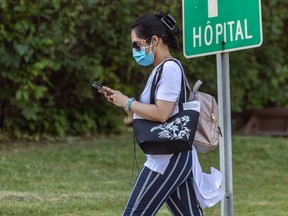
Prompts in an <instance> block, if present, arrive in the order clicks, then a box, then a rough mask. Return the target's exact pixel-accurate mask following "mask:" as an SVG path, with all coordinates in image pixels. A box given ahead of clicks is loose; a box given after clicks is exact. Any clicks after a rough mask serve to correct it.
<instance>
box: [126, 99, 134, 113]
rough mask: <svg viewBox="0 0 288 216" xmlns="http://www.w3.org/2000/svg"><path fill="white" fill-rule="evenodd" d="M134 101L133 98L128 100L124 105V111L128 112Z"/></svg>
mask: <svg viewBox="0 0 288 216" xmlns="http://www.w3.org/2000/svg"><path fill="white" fill-rule="evenodd" d="M134 100H135V98H130V99H129V100H128V102H127V103H126V105H125V107H124V109H125V110H126V111H129V110H130V106H131V103H132V102H133V101H134Z"/></svg>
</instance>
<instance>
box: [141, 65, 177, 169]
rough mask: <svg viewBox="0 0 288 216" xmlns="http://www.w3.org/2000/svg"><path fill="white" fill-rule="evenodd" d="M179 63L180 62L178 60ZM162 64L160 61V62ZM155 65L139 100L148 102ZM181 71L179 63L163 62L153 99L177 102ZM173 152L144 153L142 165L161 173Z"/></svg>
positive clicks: (155, 69)
mask: <svg viewBox="0 0 288 216" xmlns="http://www.w3.org/2000/svg"><path fill="white" fill-rule="evenodd" d="M179 63H180V62H179ZM161 64H162V63H161ZM161 64H159V65H158V66H157V67H155V68H154V69H153V71H152V73H151V74H150V76H149V79H148V81H147V83H146V86H145V88H144V90H143V92H142V94H141V96H140V102H142V103H146V104H150V92H151V85H152V81H153V78H154V75H155V73H156V71H157V69H158V67H159V66H160V65H161ZM181 79H182V71H181V69H180V67H179V65H178V64H177V63H176V62H174V61H167V62H165V64H164V67H163V71H162V76H161V79H160V81H159V84H158V87H157V89H156V95H155V100H157V99H158V100H164V101H170V102H175V104H178V99H179V96H180V91H181ZM171 115H172V114H171ZM172 155H173V154H167V155H150V154H148V155H146V156H147V160H146V162H145V164H144V166H146V167H148V168H149V169H151V170H153V171H155V172H158V173H160V174H163V173H164V172H165V169H166V168H167V166H168V164H169V161H170V158H171V157H172Z"/></svg>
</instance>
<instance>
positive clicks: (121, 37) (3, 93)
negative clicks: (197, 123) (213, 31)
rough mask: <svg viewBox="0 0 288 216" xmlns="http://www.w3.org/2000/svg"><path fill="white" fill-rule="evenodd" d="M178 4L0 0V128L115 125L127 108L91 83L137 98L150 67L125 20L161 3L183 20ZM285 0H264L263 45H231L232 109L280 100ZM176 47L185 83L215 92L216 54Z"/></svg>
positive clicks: (61, 131)
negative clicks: (137, 53) (142, 63)
mask: <svg viewBox="0 0 288 216" xmlns="http://www.w3.org/2000/svg"><path fill="white" fill-rule="evenodd" d="M181 7H182V5H181V2H180V1H176V0H159V1H152V0H151V1H139V0H118V1H115V0H114V1H113V0H41V1H38V0H29V1H28V0H9V1H8V0H0V72H1V73H0V130H1V131H2V132H5V133H9V134H12V135H14V136H16V137H18V138H33V139H40V137H41V136H43V135H45V134H46V135H47V134H53V135H60V136H63V135H65V134H77V135H79V134H87V133H96V132H117V131H119V128H120V126H121V124H122V118H123V117H124V115H125V113H124V112H123V111H122V110H121V109H117V108H115V107H112V106H111V105H109V104H108V103H107V102H105V100H104V99H103V98H102V97H100V96H99V94H98V93H97V91H96V90H95V89H92V87H91V83H92V82H93V81H95V80H98V81H100V82H102V83H103V84H106V85H109V86H111V87H113V88H116V89H119V90H121V91H123V92H124V93H125V94H127V95H129V96H134V97H137V95H138V92H139V91H140V89H141V84H142V82H143V77H145V75H146V74H148V73H149V71H150V70H151V68H141V67H139V66H138V65H136V63H135V62H134V59H133V58H132V56H131V40H130V31H131V29H130V26H131V23H132V22H133V20H134V19H135V18H136V17H138V16H140V15H142V14H144V13H150V14H154V13H156V12H157V11H160V10H162V11H169V12H170V13H171V14H172V15H173V16H174V17H175V18H176V20H177V22H178V24H179V27H180V28H182V26H181V23H182V8H181ZM287 8H288V2H287V1H286V0H269V1H268V0H263V1H262V16H263V35H264V42H263V45H262V46H261V47H260V48H257V49H250V50H245V51H238V52H234V53H231V54H230V68H231V72H230V73H231V76H230V77H231V105H232V111H234V112H242V111H244V110H246V109H249V108H260V107H270V106H287V101H288V85H287V82H288V76H287V75H288V57H287V53H288V37H287V34H288V27H287V23H288V14H287ZM179 43H180V45H181V46H182V38H181V37H180V38H179ZM174 56H175V57H177V58H179V59H180V60H181V61H182V63H183V65H184V68H185V71H186V73H187V74H188V77H189V80H190V81H191V82H193V81H195V80H197V79H201V80H202V81H204V83H205V85H204V86H203V89H204V90H205V91H208V92H210V93H212V94H214V95H215V96H216V94H217V93H216V92H217V89H216V86H217V85H216V60H215V56H208V57H202V58H197V59H190V60H188V59H185V58H184V57H183V54H182V51H179V52H178V53H174Z"/></svg>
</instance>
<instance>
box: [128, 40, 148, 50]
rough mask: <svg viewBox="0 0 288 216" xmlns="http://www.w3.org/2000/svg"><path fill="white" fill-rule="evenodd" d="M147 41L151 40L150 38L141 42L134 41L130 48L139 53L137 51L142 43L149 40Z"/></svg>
mask: <svg viewBox="0 0 288 216" xmlns="http://www.w3.org/2000/svg"><path fill="white" fill-rule="evenodd" d="M149 39H151V37H149V38H147V39H145V40H142V41H134V42H133V43H132V47H133V48H134V49H136V50H137V51H139V50H140V49H141V44H142V43H144V42H146V41H147V40H149Z"/></svg>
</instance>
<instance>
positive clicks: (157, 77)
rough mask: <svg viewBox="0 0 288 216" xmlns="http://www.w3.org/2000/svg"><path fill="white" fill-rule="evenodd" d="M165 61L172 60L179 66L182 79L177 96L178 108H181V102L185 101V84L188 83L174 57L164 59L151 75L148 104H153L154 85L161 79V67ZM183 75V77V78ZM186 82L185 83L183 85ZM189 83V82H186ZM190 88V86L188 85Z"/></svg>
mask: <svg viewBox="0 0 288 216" xmlns="http://www.w3.org/2000/svg"><path fill="white" fill-rule="evenodd" d="M167 61H174V62H175V63H177V64H178V66H179V67H180V70H181V72H182V79H181V91H180V98H179V103H178V105H179V110H183V103H185V101H186V88H185V86H186V85H187V84H188V82H187V79H186V76H185V74H184V71H183V68H182V66H181V65H180V64H179V62H178V61H176V60H175V59H168V60H166V61H164V62H163V63H162V64H161V65H160V66H159V68H158V69H157V71H156V73H155V75H154V77H153V81H152V86H151V92H150V104H155V91H156V87H157V85H158V83H159V81H160V79H161V75H162V71H163V67H164V64H165V62H167ZM184 77H185V79H184ZM185 82H186V85H185ZM188 85H189V84H188ZM189 88H190V86H189Z"/></svg>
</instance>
